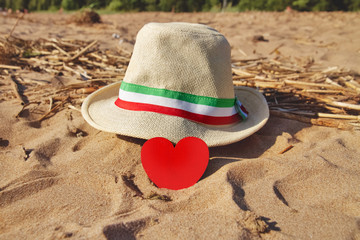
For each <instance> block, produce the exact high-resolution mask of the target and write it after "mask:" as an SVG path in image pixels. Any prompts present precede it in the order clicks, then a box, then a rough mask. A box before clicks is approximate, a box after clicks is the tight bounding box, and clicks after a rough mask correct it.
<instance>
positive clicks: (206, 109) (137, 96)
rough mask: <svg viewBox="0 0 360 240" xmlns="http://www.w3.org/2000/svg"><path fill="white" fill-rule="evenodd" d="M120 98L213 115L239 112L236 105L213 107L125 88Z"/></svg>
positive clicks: (224, 115) (219, 115)
mask: <svg viewBox="0 0 360 240" xmlns="http://www.w3.org/2000/svg"><path fill="white" fill-rule="evenodd" d="M119 98H120V99H121V100H123V101H128V102H137V103H146V104H153V105H158V106H163V107H170V108H176V109H181V110H184V111H188V112H192V113H197V114H202V115H207V116H213V117H229V116H232V115H234V114H237V111H236V108H235V106H233V107H213V106H207V105H201V104H194V103H189V102H186V101H182V100H178V99H172V98H166V97H161V96H153V95H147V94H142V93H135V92H128V91H124V90H123V89H120V92H119Z"/></svg>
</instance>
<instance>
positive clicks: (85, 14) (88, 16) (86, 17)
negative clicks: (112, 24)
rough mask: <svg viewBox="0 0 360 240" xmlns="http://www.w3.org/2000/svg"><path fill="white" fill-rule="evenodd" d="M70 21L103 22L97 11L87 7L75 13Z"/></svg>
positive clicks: (80, 22)
mask: <svg viewBox="0 0 360 240" xmlns="http://www.w3.org/2000/svg"><path fill="white" fill-rule="evenodd" d="M70 22H74V23H76V24H94V23H101V18H100V15H99V14H97V13H96V12H95V11H93V10H91V9H85V10H83V11H79V12H77V13H75V15H74V16H73V17H72V18H71V20H70Z"/></svg>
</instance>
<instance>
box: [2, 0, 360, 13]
mask: <svg viewBox="0 0 360 240" xmlns="http://www.w3.org/2000/svg"><path fill="white" fill-rule="evenodd" d="M0 8H1V10H2V11H8V10H9V9H11V10H12V11H15V10H26V11H58V10H61V11H62V10H65V11H72V10H78V9H81V8H91V9H97V10H102V11H105V12H106V11H107V12H112V11H114V12H117V11H123V12H125V11H126V12H128V11H131V12H142V11H164V12H201V11H213V12H216V11H232V12H237V11H251V10H257V11H283V10H285V9H293V10H297V11H358V10H359V9H360V0H343V1H341V0H102V1H100V0H76V1H75V0H0Z"/></svg>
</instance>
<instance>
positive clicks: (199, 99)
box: [120, 82, 235, 108]
mask: <svg viewBox="0 0 360 240" xmlns="http://www.w3.org/2000/svg"><path fill="white" fill-rule="evenodd" d="M120 89H122V90H124V91H127V92H136V93H141V94H147V95H153V96H159V97H166V98H172V99H178V100H182V101H186V102H189V103H194V104H201V105H207V106H212V107H224V108H225V107H233V106H234V104H235V98H212V97H206V96H197V95H193V94H189V93H183V92H177V91H171V90H168V89H160V88H152V87H146V86H141V85H137V84H133V83H127V82H122V83H121V86H120Z"/></svg>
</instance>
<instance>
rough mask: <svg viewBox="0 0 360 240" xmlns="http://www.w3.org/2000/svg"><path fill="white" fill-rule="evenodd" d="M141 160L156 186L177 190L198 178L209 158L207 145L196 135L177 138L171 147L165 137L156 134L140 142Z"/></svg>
mask: <svg viewBox="0 0 360 240" xmlns="http://www.w3.org/2000/svg"><path fill="white" fill-rule="evenodd" d="M141 162H142V165H143V167H144V169H145V172H146V173H147V175H148V176H149V178H150V179H151V181H153V182H154V183H155V184H156V186H158V187H159V188H168V189H173V190H178V189H182V188H187V187H190V186H192V185H194V184H195V183H196V182H197V181H198V180H199V179H200V178H201V176H202V175H203V174H204V172H205V169H206V167H207V165H208V162H209V149H208V147H207V145H206V143H205V142H204V141H203V140H201V139H200V138H196V137H186V138H183V139H181V140H180V141H179V142H178V143H177V144H176V146H175V148H174V146H173V144H172V143H171V142H170V141H169V140H167V139H166V138H162V137H156V138H152V139H150V140H148V141H147V142H145V144H144V145H143V147H142V149H141Z"/></svg>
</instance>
